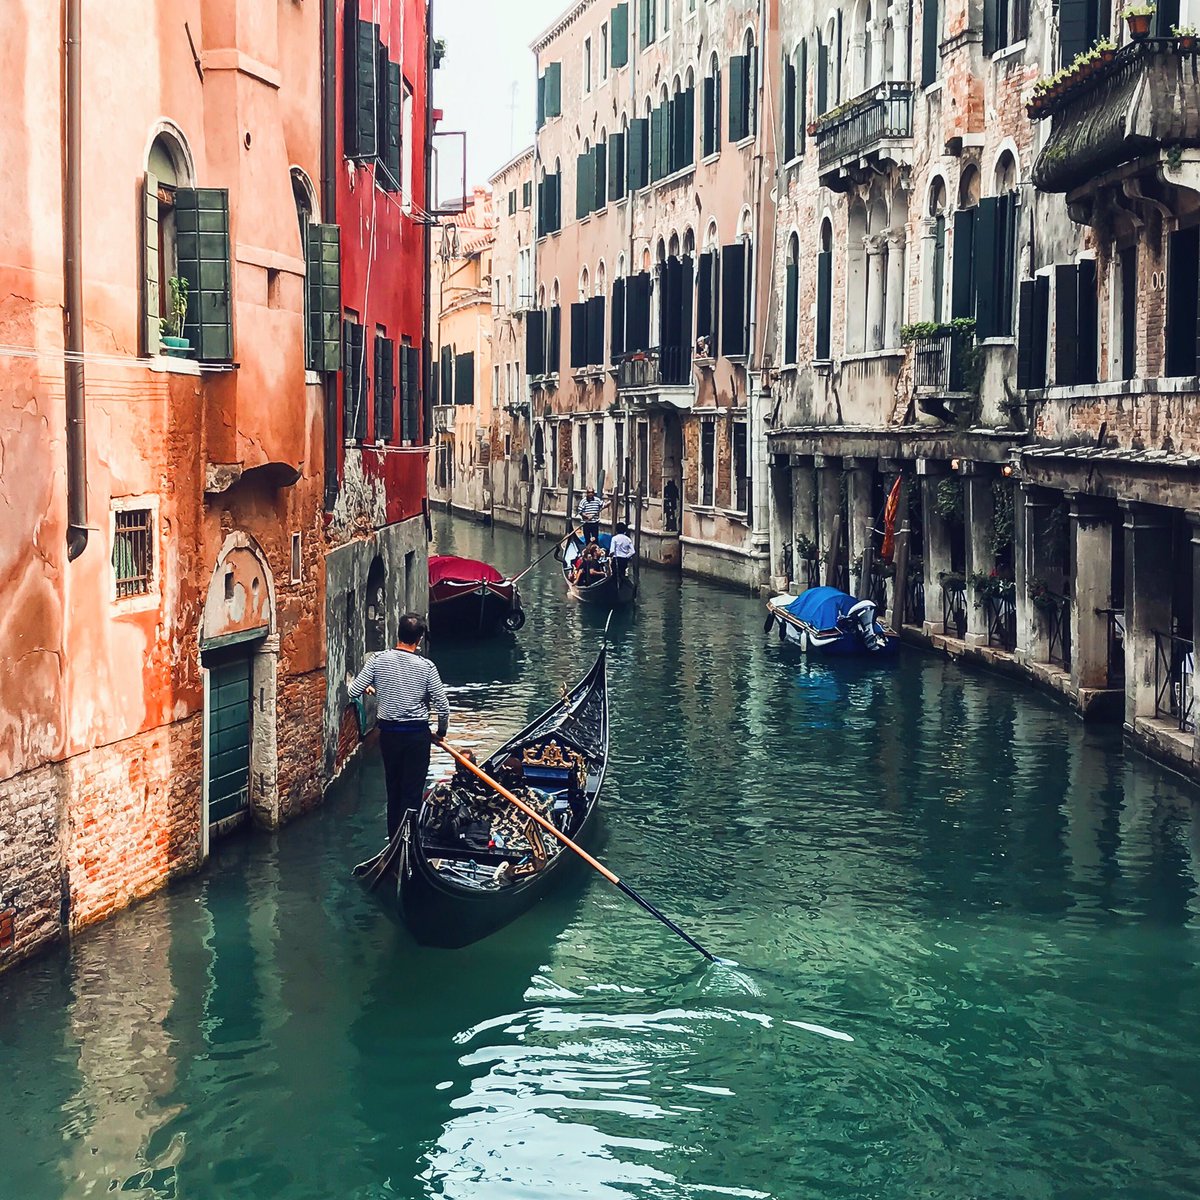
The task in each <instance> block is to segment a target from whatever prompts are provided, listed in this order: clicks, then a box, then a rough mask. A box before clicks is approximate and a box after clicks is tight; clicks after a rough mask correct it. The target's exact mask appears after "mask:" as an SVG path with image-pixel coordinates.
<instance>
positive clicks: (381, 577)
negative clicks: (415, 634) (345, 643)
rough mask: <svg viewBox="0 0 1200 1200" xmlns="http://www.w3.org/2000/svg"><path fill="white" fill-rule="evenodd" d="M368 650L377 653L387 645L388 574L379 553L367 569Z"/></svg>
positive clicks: (370, 652) (369, 652)
mask: <svg viewBox="0 0 1200 1200" xmlns="http://www.w3.org/2000/svg"><path fill="white" fill-rule="evenodd" d="M365 644H366V650H367V653H368V654H376V653H378V652H379V651H380V650H383V649H384V648H385V646H386V645H387V576H386V573H385V572H384V569H383V559H382V558H380V557H379V555H378V554H377V555H376V556H375V557H374V558H373V559H372V560H371V566H370V568H369V570H368V571H367V603H366V642H365Z"/></svg>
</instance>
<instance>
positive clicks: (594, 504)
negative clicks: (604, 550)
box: [575, 487, 604, 545]
mask: <svg viewBox="0 0 1200 1200" xmlns="http://www.w3.org/2000/svg"><path fill="white" fill-rule="evenodd" d="M603 507H604V501H603V500H601V499H600V497H599V496H597V495H596V489H595V488H592V487H590V488H588V490H587V495H586V496H585V497H584V498H583V499H582V500H580V501H579V505H578V507H577V508H576V509H575V515H576V516H577V517H578V518H579V519H580V521H582V522H583V541H584V545H586V544H587V543H588V542H596V541H599V540H600V510H601V509H602V508H603Z"/></svg>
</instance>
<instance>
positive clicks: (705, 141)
mask: <svg viewBox="0 0 1200 1200" xmlns="http://www.w3.org/2000/svg"><path fill="white" fill-rule="evenodd" d="M720 149H721V60H720V59H719V58H718V57H717V55H716V52H715V51H714V52H713V54H712V56H711V57H710V58H709V60H708V74H707V75H705V77H704V112H703V114H702V119H701V138H700V153H701V155H702V156H703V157H704V158H708V156H709V155H710V154H716V153H717V152H718V151H719V150H720Z"/></svg>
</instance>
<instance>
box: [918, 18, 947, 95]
mask: <svg viewBox="0 0 1200 1200" xmlns="http://www.w3.org/2000/svg"><path fill="white" fill-rule="evenodd" d="M941 41H942V15H941V0H925V3H924V5H923V6H922V10H921V86H922V87H929V85H930V84H931V83H934V82H935V81H936V80H937V77H938V68H939V55H940V53H941V50H940V47H941Z"/></svg>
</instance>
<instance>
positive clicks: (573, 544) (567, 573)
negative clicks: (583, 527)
mask: <svg viewBox="0 0 1200 1200" xmlns="http://www.w3.org/2000/svg"><path fill="white" fill-rule="evenodd" d="M609 540H610V539H609V535H608V534H607V533H602V534H601V535H600V541H599V543H598V544H599V545H600V548H601V549H602V550H604V551H605V557H604V559H603V560H601V564H600V568H601V569H600V570H599V571H598V572H589V571H588V570H587V569H586V567H581V559H582V557H583V552H584V547H583V545H582V543H581V542H580V540H579V538H578V536H572V537H571V538H570V540H569V541H568V542H567V543H566V545H565V546H564V548H563V552H562V572H563V579H564V581H565V582H566V585H567V594H568V595H569V596H571V597H572V598H573V599H575V600H578V601H580V602H581V603H583V604H595V605H600V606H602V607H604V608H616V607H618V606H619V605H622V604H632V603H633V601H634V600H635V599H636V597H637V576H636V575H635V574H634V573H632V572H630V573H628V574H626V575H625V577H624V578H623V579H618V577H617V573H616V566H615V564H614V562H613V559H612V557H611V556H610V555H609V554H608V553H607V551H608V542H609Z"/></svg>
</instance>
